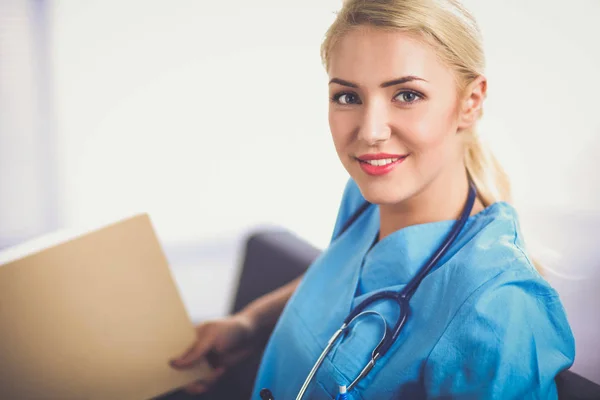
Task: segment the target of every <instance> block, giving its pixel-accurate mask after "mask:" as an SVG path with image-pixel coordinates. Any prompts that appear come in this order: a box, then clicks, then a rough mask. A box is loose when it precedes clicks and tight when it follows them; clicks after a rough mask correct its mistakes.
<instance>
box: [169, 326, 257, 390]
mask: <svg viewBox="0 0 600 400" xmlns="http://www.w3.org/2000/svg"><path fill="white" fill-rule="evenodd" d="M255 331H256V330H255V328H254V326H253V323H252V321H251V320H250V319H249V318H247V317H246V316H243V315H234V316H231V317H227V318H222V319H218V320H214V321H209V322H205V323H202V324H200V325H198V326H197V327H196V341H195V343H194V344H192V346H191V347H190V348H189V349H188V350H187V351H186V352H185V353H184V354H183V355H181V356H180V357H178V358H176V359H174V360H171V366H172V367H174V368H176V369H185V368H189V367H191V366H193V365H194V364H196V363H197V362H199V361H201V360H208V362H209V363H210V364H211V365H212V366H213V367H214V371H213V373H212V374H211V375H210V376H208V377H206V378H203V379H202V380H200V381H196V382H194V383H191V384H189V385H188V386H186V387H185V390H186V391H187V392H188V393H191V394H199V393H204V392H205V391H207V390H208V389H210V387H212V385H213V384H214V383H215V382H216V381H217V380H218V379H219V378H220V377H221V376H222V375H223V373H225V371H226V370H227V368H228V367H231V366H233V365H235V364H237V363H239V362H240V361H242V360H243V359H244V358H246V357H247V356H249V355H250V354H252V353H253V352H254V351H255V350H256V349H257V347H258V346H257V334H256V332H255Z"/></svg>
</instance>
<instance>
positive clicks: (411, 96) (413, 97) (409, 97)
mask: <svg viewBox="0 0 600 400" xmlns="http://www.w3.org/2000/svg"><path fill="white" fill-rule="evenodd" d="M422 98H423V96H421V95H420V94H419V93H417V92H413V91H407V90H405V91H403V92H400V93H398V94H397V95H396V97H395V99H398V100H399V101H400V102H401V103H408V104H410V103H415V102H416V101H418V100H420V99H422Z"/></svg>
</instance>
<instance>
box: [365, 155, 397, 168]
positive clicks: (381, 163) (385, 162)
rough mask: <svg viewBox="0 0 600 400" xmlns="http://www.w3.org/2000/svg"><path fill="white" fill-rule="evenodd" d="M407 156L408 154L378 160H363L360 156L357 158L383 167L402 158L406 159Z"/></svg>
mask: <svg viewBox="0 0 600 400" xmlns="http://www.w3.org/2000/svg"><path fill="white" fill-rule="evenodd" d="M406 157H407V156H403V157H395V158H380V159H378V160H361V159H360V158H358V159H357V160H358V161H359V162H361V163H365V164H370V165H373V166H375V167H383V166H384V165H388V164H392V163H395V162H396V161H399V160H400V159H404V158H406Z"/></svg>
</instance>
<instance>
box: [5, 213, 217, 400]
mask: <svg viewBox="0 0 600 400" xmlns="http://www.w3.org/2000/svg"><path fill="white" fill-rule="evenodd" d="M194 339H195V331H194V327H193V325H192V323H191V322H190V319H189V317H188V315H187V312H186V310H185V308H184V305H183V303H182V301H181V298H180V296H179V293H178V290H177V287H176V285H175V283H174V280H173V278H172V276H171V272H170V269H169V266H168V264H167V260H166V258H165V256H164V254H163V251H162V249H161V246H160V244H159V242H158V239H157V237H156V235H155V233H154V230H153V227H152V224H151V221H150V218H149V217H148V215H145V214H144V215H138V216H135V217H132V218H128V219H125V220H122V221H120V222H117V223H113V224H110V225H108V226H104V227H102V228H100V229H95V230H92V231H86V232H84V233H80V234H75V235H69V236H67V237H64V235H60V236H59V237H56V236H54V237H47V238H43V239H41V240H37V241H36V242H29V243H25V244H22V245H20V246H18V247H16V248H12V249H9V250H7V251H3V252H2V253H0V399H11V400H13V399H15V400H16V399H19V400H25V399H53V400H54V399H61V400H69V399H77V400H84V399H85V400H87V399H89V400H95V399H102V400H106V399H149V398H153V397H156V396H159V395H161V394H164V393H167V392H170V391H172V390H174V389H176V388H178V387H181V386H183V385H185V384H187V383H189V382H191V381H194V380H196V379H201V378H202V377H203V376H206V374H207V373H208V372H209V369H210V367H209V366H208V364H207V363H201V364H200V365H197V366H196V367H194V368H193V369H190V370H185V371H177V370H174V369H173V368H171V367H170V366H169V364H168V362H169V360H170V359H172V358H174V357H176V356H177V355H180V354H181V353H183V352H184V351H185V349H186V348H188V347H189V346H190V345H191V344H192V343H193V341H194Z"/></svg>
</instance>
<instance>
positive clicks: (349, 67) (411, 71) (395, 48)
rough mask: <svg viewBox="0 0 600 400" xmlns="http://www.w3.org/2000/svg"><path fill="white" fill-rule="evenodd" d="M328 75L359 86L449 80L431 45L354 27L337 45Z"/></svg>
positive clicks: (413, 37) (449, 74)
mask: <svg viewBox="0 0 600 400" xmlns="http://www.w3.org/2000/svg"><path fill="white" fill-rule="evenodd" d="M328 74H329V76H330V77H332V78H333V77H336V78H340V79H347V80H350V81H353V82H356V83H358V84H360V85H364V86H371V85H379V84H380V83H381V82H383V81H386V80H390V79H395V78H399V77H401V76H407V75H415V76H418V77H420V78H423V79H425V80H427V81H429V82H435V81H440V80H445V79H452V77H453V76H452V72H451V71H450V70H449V69H448V68H447V67H446V66H445V65H444V64H443V63H442V62H441V61H440V59H439V58H438V56H437V54H436V52H435V50H434V49H433V47H432V46H430V45H429V44H427V43H425V42H424V41H423V40H421V39H419V38H418V37H417V36H416V35H414V34H410V33H407V32H401V31H393V30H383V29H377V28H372V27H357V28H355V29H353V30H351V31H349V32H347V33H346V34H344V36H343V37H342V38H341V39H340V40H339V41H338V42H337V44H336V46H335V47H334V49H333V51H332V52H331V55H330V59H329V65H328Z"/></svg>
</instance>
